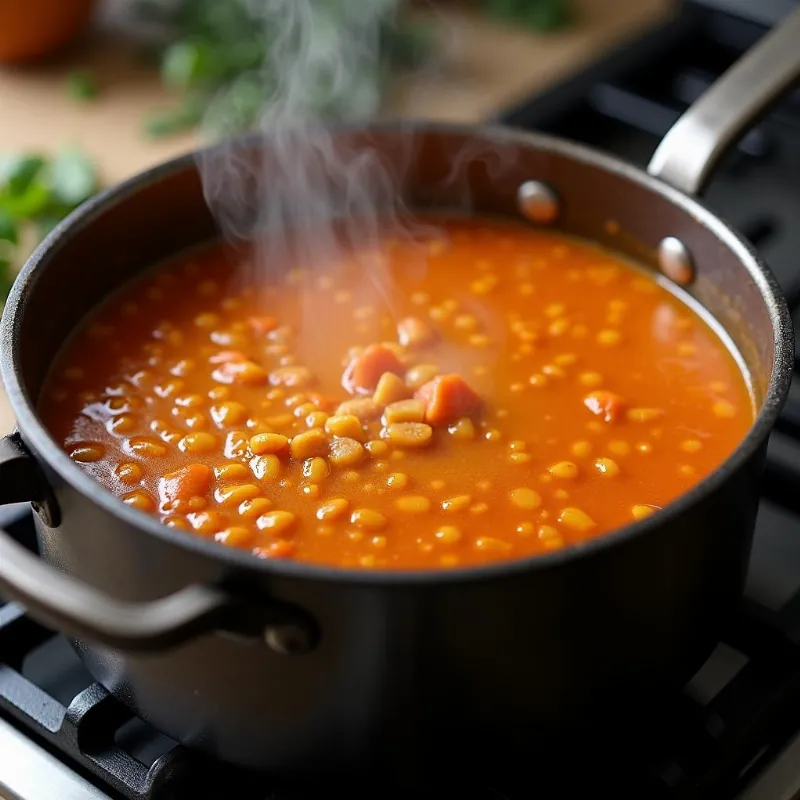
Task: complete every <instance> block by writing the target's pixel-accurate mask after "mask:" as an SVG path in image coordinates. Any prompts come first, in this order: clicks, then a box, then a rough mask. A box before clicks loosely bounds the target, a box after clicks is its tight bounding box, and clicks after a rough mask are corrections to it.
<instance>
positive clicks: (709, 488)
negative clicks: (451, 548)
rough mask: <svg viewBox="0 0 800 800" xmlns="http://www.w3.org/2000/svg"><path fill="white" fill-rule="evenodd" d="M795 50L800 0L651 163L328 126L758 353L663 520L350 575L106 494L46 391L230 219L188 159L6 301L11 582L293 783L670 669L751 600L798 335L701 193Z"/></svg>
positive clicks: (123, 201) (568, 709) (93, 209)
mask: <svg viewBox="0 0 800 800" xmlns="http://www.w3.org/2000/svg"><path fill="white" fill-rule="evenodd" d="M798 42H800V11H797V12H795V13H793V14H792V15H791V16H790V17H788V18H787V20H786V21H785V22H784V23H783V25H782V26H780V27H778V28H776V29H775V30H774V31H772V32H771V33H769V34H768V35H767V36H766V37H765V38H764V39H763V40H762V41H761V42H760V43H759V44H758V45H757V46H756V47H755V48H754V49H753V50H752V51H750V52H749V53H748V54H746V55H745V56H744V58H743V59H742V60H741V61H740V62H739V63H737V64H736V65H735V66H734V67H733V68H732V69H731V70H730V71H729V72H728V73H726V74H725V75H724V76H723V77H722V79H721V80H720V81H719V82H718V83H717V84H716V85H714V86H713V87H712V88H711V89H710V90H709V91H708V92H707V93H706V95H704V96H703V97H702V98H701V99H700V100H699V101H698V102H697V104H696V105H695V106H694V107H693V108H692V109H691V110H689V111H688V112H687V114H686V115H685V116H684V117H683V118H682V119H681V120H680V121H679V122H678V123H677V124H676V125H675V127H674V128H673V129H672V130H671V131H670V132H669V134H668V135H667V136H666V138H665V139H664V141H663V142H662V143H661V145H660V146H659V148H658V150H657V151H656V153H655V155H654V157H653V159H652V161H651V163H650V166H649V169H648V171H647V172H644V171H641V170H639V169H637V168H635V167H633V166H631V165H629V164H626V163H624V162H622V161H619V160H617V159H615V158H612V157H610V156H608V155H604V154H602V153H598V152H595V151H593V150H591V149H587V148H585V147H582V146H580V145H577V144H573V143H570V142H566V141H562V140H559V139H556V138H551V137H548V136H541V135H538V134H529V133H524V132H518V131H515V130H509V129H505V128H502V127H460V126H452V125H437V124H428V123H422V124H411V123H403V124H387V125H378V126H372V127H366V128H356V129H347V128H345V129H339V130H335V131H334V132H333V133H332V136H334V138H335V139H336V140H337V144H339V145H341V146H347V147H348V148H349V149H350V150H351V151H352V150H358V149H363V148H372V149H373V150H374V151H375V152H376V153H377V154H379V156H380V157H381V159H382V161H384V162H385V163H387V164H390V165H391V164H392V163H399V160H400V159H401V158H405V156H406V155H407V154H408V153H409V152H413V159H412V160H411V162H410V163H409V165H408V169H407V170H406V171H405V173H404V174H403V175H402V179H401V181H400V183H399V185H398V192H399V193H400V194H401V195H402V197H403V200H404V201H405V202H406V203H407V204H408V205H409V206H410V207H412V208H414V209H426V208H448V209H453V208H455V209H460V210H462V211H466V212H468V213H471V214H475V215H481V214H495V215H498V214H499V215H504V216H506V217H510V218H518V219H521V220H528V221H529V223H530V224H534V225H542V226H550V227H553V228H554V229H559V230H564V231H566V232H569V233H570V234H573V235H577V236H581V237H585V238H587V239H592V240H595V241H597V242H600V243H601V244H603V245H605V246H607V247H609V248H611V249H613V250H616V251H617V252H620V253H622V254H624V255H626V256H632V257H634V258H635V259H636V260H638V261H640V262H641V263H643V264H645V265H646V266H648V267H649V268H651V269H652V270H654V271H660V272H661V273H663V274H664V275H665V276H666V277H667V278H668V279H671V280H672V281H674V282H675V283H677V284H678V285H680V286H681V287H682V289H683V290H685V291H686V292H688V293H690V294H691V295H692V296H693V297H694V298H695V299H696V300H697V301H698V302H699V303H700V304H702V305H703V306H704V307H705V308H706V309H707V310H708V311H709V312H710V313H711V314H712V315H713V316H714V317H715V318H716V319H717V320H718V321H719V322H720V324H721V325H722V326H723V327H724V328H725V329H726V331H727V332H728V334H729V335H730V337H731V339H732V340H733V341H734V343H735V345H736V347H737V348H738V349H739V351H740V353H741V355H742V356H743V358H744V360H745V361H746V363H747V367H748V370H749V373H750V377H751V379H752V384H753V390H754V393H755V396H756V400H757V403H758V415H757V419H756V420H755V422H754V424H753V426H752V428H751V429H750V431H749V433H748V434H747V436H746V437H745V438H744V440H743V441H742V442H741V444H740V445H739V447H738V448H737V449H736V451H735V452H734V453H733V454H732V455H731V456H730V457H729V458H728V459H727V460H726V461H725V462H724V463H723V464H722V465H721V466H720V467H719V469H718V470H716V471H715V472H714V473H713V474H711V475H710V476H709V477H707V478H706V479H705V480H703V481H702V482H701V483H700V484H699V485H698V486H696V487H695V488H694V489H692V490H691V491H689V492H687V493H686V494H685V495H684V496H682V497H680V498H679V499H678V500H676V501H675V502H674V503H672V504H670V505H669V506H667V507H666V508H664V509H663V511H661V512H659V513H658V514H656V515H654V516H652V517H650V518H648V519H646V520H644V521H641V522H636V523H634V524H631V525H629V526H626V527H624V528H621V529H619V530H617V531H615V532H612V533H610V534H608V535H605V536H603V537H601V538H598V539H596V540H594V541H590V542H587V543H585V544H581V545H578V546H574V547H571V548H568V549H565V550H563V551H559V552H554V553H552V554H549V555H544V556H537V557H533V558H525V559H519V560H516V561H512V562H508V563H495V564H492V565H489V566H483V567H475V568H472V567H471V568H464V569H453V570H449V571H419V572H413V571H403V572H392V571H367V570H362V571H358V570H350V569H336V568H330V567H325V566H316V565H311V564H305V563H296V562H293V561H270V560H260V559H258V558H255V557H253V556H251V555H249V554H247V553H243V552H238V551H236V550H234V549H231V548H226V547H224V546H222V545H219V544H216V543H215V542H213V541H209V540H206V539H202V538H200V537H197V536H193V535H191V534H188V533H184V532H182V531H180V530H175V529H170V528H168V527H166V526H163V525H162V524H161V523H160V522H159V521H158V520H157V519H155V518H154V517H150V516H148V515H145V514H143V513H141V512H139V511H137V510H135V509H133V508H131V507H129V506H127V505H125V504H124V503H123V502H122V501H121V500H120V499H119V498H117V497H115V496H113V495H112V494H111V493H110V492H108V491H106V490H105V489H104V488H103V487H102V486H100V485H99V484H98V483H96V482H95V481H94V480H93V479H92V478H91V477H90V476H89V475H87V474H85V473H84V472H82V471H81V469H80V468H79V467H78V466H77V465H75V464H74V463H72V462H71V461H70V459H69V458H68V457H67V455H66V454H65V453H64V452H63V451H62V449H61V447H60V446H59V444H58V443H57V442H56V441H54V440H53V438H52V437H51V436H50V434H49V433H48V432H47V430H46V429H45V428H44V427H43V425H42V423H41V421H40V419H39V416H38V414H37V411H36V403H37V400H38V399H39V396H40V393H41V391H42V385H43V381H44V380H45V376H46V375H47V372H48V369H49V367H50V365H51V364H52V362H53V359H54V358H55V356H56V354H57V352H58V351H59V348H60V347H61V345H62V344H63V342H64V341H65V339H66V338H67V337H68V336H69V335H70V333H71V332H72V331H73V330H74V329H75V327H76V325H78V324H79V323H80V321H81V318H82V317H83V316H84V315H85V314H86V313H87V312H88V311H89V310H90V309H92V308H93V307H94V306H95V305H96V304H97V303H99V302H101V301H102V300H103V298H104V297H106V296H107V295H108V294H109V293H110V292H112V291H114V290H115V289H116V288H117V287H119V286H120V285H121V284H123V283H124V282H126V281H128V280H130V279H131V278H133V277H134V276H136V275H138V274H139V273H141V272H142V271H143V270H145V269H148V268H149V267H151V265H153V264H154V263H156V262H158V261H160V260H162V259H164V258H165V257H168V256H171V255H173V254H175V253H177V252H179V251H181V250H183V249H184V248H187V247H189V246H191V245H195V244H196V243H198V242H202V241H204V240H207V239H210V238H212V237H214V236H215V235H217V234H218V229H217V226H216V223H215V220H214V216H213V215H212V213H211V212H210V210H209V206H208V204H207V203H206V200H205V199H204V194H203V186H202V183H201V180H200V176H199V171H198V167H197V154H194V155H188V156H186V157H183V158H178V159H176V160H174V161H170V162H168V163H166V164H163V165H161V166H158V167H156V168H155V169H151V170H149V171H147V172H145V173H143V174H141V175H138V176H137V177H134V178H132V179H131V180H128V181H126V182H124V183H122V184H120V185H118V186H116V187H114V188H113V189H111V190H109V191H106V192H104V193H103V194H101V195H99V196H98V197H96V198H94V199H92V200H90V201H89V202H88V203H86V204H85V205H83V206H82V207H81V208H80V209H78V210H77V211H76V212H75V213H73V214H72V215H71V216H70V217H69V218H68V219H67V220H66V221H65V222H63V223H62V224H61V225H59V226H58V227H57V228H56V229H55V230H54V231H53V232H52V233H51V234H50V235H49V236H48V237H47V239H46V240H45V241H44V242H43V243H42V244H41V245H40V246H39V247H38V249H37V250H36V252H35V253H34V254H33V255H32V257H31V258H30V260H29V261H28V263H27V264H26V266H25V267H24V269H23V270H22V272H21V274H20V276H19V278H18V279H17V281H16V283H15V285H14V287H13V289H12V291H11V294H10V297H9V299H8V302H7V305H6V308H5V312H4V315H3V319H2V348H3V352H2V376H3V380H4V382H5V385H6V387H7V390H8V394H9V397H10V402H11V405H12V408H13V411H14V413H15V415H16V418H17V421H18V429H17V430H16V431H15V432H14V433H13V434H12V435H11V436H9V437H7V438H6V439H4V440H3V441H2V443H1V444H0V500H1V501H3V502H7V503H10V502H17V501H28V500H29V501H31V502H32V504H33V508H34V511H35V520H36V528H37V533H38V539H39V545H40V555H38V556H37V555H35V554H33V553H31V552H29V551H27V550H25V549H23V548H22V547H21V546H20V545H19V544H18V543H15V542H14V541H12V540H11V538H10V537H9V536H8V535H7V534H1V535H0V590H2V592H3V593H4V594H5V595H6V596H7V597H9V598H11V599H14V600H16V601H18V602H20V603H22V604H23V605H24V606H26V607H27V609H28V611H29V613H30V614H31V616H33V617H34V618H36V619H39V620H41V621H42V622H44V623H45V624H47V625H50V626H52V627H53V628H54V629H56V630H58V631H62V632H64V633H65V634H67V635H68V636H69V637H71V638H73V639H74V641H75V647H76V649H77V652H78V653H79V655H80V657H81V658H82V660H83V661H84V662H85V664H86V666H87V667H88V669H89V670H90V672H91V673H92V675H94V676H95V678H96V679H97V680H98V681H99V682H100V683H102V684H103V685H104V686H105V687H107V688H108V689H109V690H110V691H111V692H112V693H113V694H114V695H116V696H117V697H118V698H119V699H120V700H121V701H122V702H123V703H125V704H127V705H128V706H130V708H131V709H133V710H134V711H135V713H136V714H137V715H140V716H141V717H143V718H144V719H145V720H148V721H149V722H151V723H152V724H154V725H155V726H156V727H157V728H159V729H160V730H161V731H163V732H165V733H166V734H168V735H170V736H172V737H173V738H175V739H177V740H178V741H180V742H183V743H185V744H186V745H188V746H190V747H193V748H197V749H199V750H200V751H204V752H206V753H209V754H211V755H213V756H215V757H217V758H220V759H222V760H225V761H228V762H231V763H233V764H236V765H240V766H246V767H252V768H257V769H262V770H270V771H273V772H275V773H277V774H280V775H285V776H290V777H295V776H298V775H305V776H308V775H314V776H320V775H326V774H330V773H335V772H342V771H344V772H348V771H356V770H358V771H359V772H364V773H366V772H368V771H370V770H373V769H374V770H380V771H382V772H383V774H388V775H392V774H399V773H402V772H404V771H406V770H408V769H410V768H411V765H422V768H425V767H427V766H430V765H433V764H435V763H436V762H437V761H438V760H439V759H440V757H441V758H444V754H445V753H453V752H455V753H457V754H458V755H459V756H460V758H461V759H462V762H466V761H468V760H469V759H471V756H472V755H473V754H482V753H485V752H488V750H487V749H486V748H489V745H490V743H493V744H494V743H500V744H501V745H503V746H507V747H509V748H512V749H513V748H516V747H521V746H524V745H527V744H528V743H530V742H532V741H533V742H535V741H537V740H541V739H543V738H546V737H551V736H554V735H555V734H556V733H559V732H563V731H570V730H573V729H577V727H579V726H580V725H582V724H584V723H585V722H586V721H587V720H588V721H592V720H595V719H596V717H597V714H598V713H600V712H602V709H603V708H604V707H605V706H606V704H607V703H609V702H612V701H613V702H614V703H623V704H626V705H633V704H635V703H636V702H637V701H638V700H640V699H641V698H642V697H645V696H648V695H649V694H651V693H657V692H664V691H666V690H668V689H670V688H674V687H676V686H678V685H681V684H682V683H683V682H684V681H685V680H686V679H687V678H688V677H689V676H690V675H691V674H692V672H693V671H694V670H696V669H697V668H698V666H699V665H700V664H701V663H702V662H703V660H704V659H705V658H706V657H707V656H708V655H709V653H710V651H711V649H712V648H713V647H714V646H715V644H716V643H717V641H718V639H719V636H720V633H721V630H722V628H723V626H724V625H725V623H726V620H727V619H728V618H729V616H730V614H731V613H732V612H733V611H734V610H735V609H736V606H737V603H738V601H739V599H740V597H741V593H742V589H743V582H744V577H745V572H746V568H747V563H748V558H749V553H750V547H751V540H752V534H753V527H754V521H755V516H756V511H757V507H758V497H759V477H760V474H761V470H762V465H763V461H764V456H765V450H766V442H767V437H768V435H769V433H770V430H771V429H772V427H773V425H774V423H775V421H776V418H777V416H778V413H779V411H780V408H781V406H782V404H783V402H784V399H785V397H786V394H787V390H788V387H789V382H790V379H791V373H792V365H793V352H794V347H793V344H794V343H793V334H792V329H791V322H790V318H789V314H788V311H787V307H786V304H785V302H784V300H783V298H782V296H781V292H780V290H779V288H778V286H777V284H776V282H775V280H774V279H773V277H772V275H771V273H770V272H769V270H768V269H767V268H766V267H765V266H764V264H763V263H761V261H760V260H759V259H758V256H757V255H756V253H755V252H754V251H753V249H752V248H751V247H750V245H749V244H748V243H747V242H746V241H745V240H744V239H743V238H742V237H741V236H739V235H738V234H737V233H736V232H735V231H733V230H731V229H730V227H728V225H727V224H725V223H724V222H723V221H721V220H720V219H718V218H717V217H716V216H715V215H714V214H713V213H712V212H710V211H709V210H708V209H707V208H705V207H704V206H703V205H702V204H701V203H700V202H698V201H697V200H696V199H694V197H693V196H692V195H694V194H696V193H697V192H698V191H699V190H700V189H701V188H702V186H703V184H704V183H705V181H706V179H707V177H708V175H709V172H710V170H711V168H712V166H713V165H714V164H715V163H716V162H717V160H718V158H719V157H720V156H721V155H722V153H723V151H724V150H725V148H726V147H727V146H728V145H729V144H731V143H732V142H733V141H734V140H735V139H736V138H737V137H738V136H739V135H741V134H742V132H743V131H744V129H745V128H746V126H747V125H748V124H750V123H751V122H752V121H753V120H755V118H756V117H757V116H758V115H759V114H760V113H761V112H763V111H764V110H766V108H767V107H768V105H769V104H770V103H771V102H772V101H773V100H774V99H776V98H777V97H778V96H779V95H780V94H781V93H783V92H784V91H785V90H786V89H787V88H788V87H789V86H790V84H791V83H792V81H793V80H794V79H795V78H797V77H798V76H799V75H800V47H798ZM225 146H226V147H229V148H233V149H234V150H235V153H236V157H237V159H239V161H238V163H239V164H242V163H245V164H246V163H250V164H251V165H252V174H253V175H254V176H255V175H258V174H260V172H259V164H261V163H263V160H264V159H265V158H267V159H268V158H269V154H270V143H269V141H262V140H260V139H253V138H250V139H248V138H245V139H241V140H238V141H236V142H234V143H227V144H226V145H225ZM212 152H213V151H212ZM465 154H468V155H466V156H465ZM207 155H208V152H206V153H205V155H203V154H202V153H201V156H202V157H205V156H207ZM752 202H753V203H754V204H756V203H757V202H758V198H757V197H753V198H752ZM492 752H494V750H492Z"/></svg>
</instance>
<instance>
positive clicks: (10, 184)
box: [0, 146, 100, 299]
mask: <svg viewBox="0 0 800 800" xmlns="http://www.w3.org/2000/svg"><path fill="white" fill-rule="evenodd" d="M99 186H100V183H99V177H98V172H97V168H96V166H95V164H94V162H93V161H92V159H91V158H89V156H88V155H87V154H86V153H84V152H83V150H81V149H80V148H78V147H74V146H70V147H65V148H63V149H62V150H61V151H59V152H58V153H57V154H56V155H55V156H54V157H52V158H50V157H47V156H45V155H42V154H38V153H13V154H5V155H0V299H4V298H5V297H6V295H7V294H8V290H9V289H10V288H11V283H12V282H13V280H14V274H15V271H16V268H17V267H18V266H19V262H20V260H21V258H22V253H21V252H20V249H21V246H22V244H23V242H24V241H27V240H28V239H29V238H30V236H29V234H31V233H32V234H33V237H34V239H41V238H43V237H44V236H45V235H46V234H47V233H49V231H50V230H51V229H52V228H53V227H55V225H57V224H58V223H59V222H60V221H61V220H62V219H64V218H65V217H66V216H67V215H68V214H70V213H71V212H72V211H74V210H75V209H76V208H77V207H78V206H79V205H81V203H83V202H84V201H85V200H88V199H89V197H91V196H92V195H93V194H95V192H97V190H98V189H99Z"/></svg>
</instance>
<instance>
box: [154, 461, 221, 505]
mask: <svg viewBox="0 0 800 800" xmlns="http://www.w3.org/2000/svg"><path fill="white" fill-rule="evenodd" d="M212 477H213V475H212V472H211V469H210V468H209V467H207V466H206V465H205V464H189V465H188V466H186V467H181V469H177V470H175V471H174V472H168V473H167V474H166V475H164V477H163V478H161V479H160V480H159V482H158V494H159V496H160V498H161V502H162V503H174V502H175V501H176V500H189V499H190V498H192V497H202V496H203V495H204V494H205V493H206V492H207V491H208V490H209V488H210V487H211V479H212Z"/></svg>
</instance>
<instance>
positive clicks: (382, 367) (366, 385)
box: [342, 344, 405, 394]
mask: <svg viewBox="0 0 800 800" xmlns="http://www.w3.org/2000/svg"><path fill="white" fill-rule="evenodd" d="M384 372H392V373H394V374H395V375H403V374H404V373H405V367H403V364H402V363H401V361H400V359H399V358H398V357H397V355H396V354H395V353H393V352H392V351H391V350H390V349H389V348H388V347H385V346H384V345H382V344H371V345H370V346H369V347H366V348H364V350H363V351H362V352H361V354H360V355H358V356H356V357H355V358H354V359H353V360H352V361H351V362H350V363H349V364H348V366H347V369H345V371H344V374H343V375H342V386H344V388H345V389H346V390H347V391H348V392H350V394H372V392H374V391H375V387H376V386H377V385H378V381H379V380H380V378H381V375H383V373H384Z"/></svg>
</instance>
